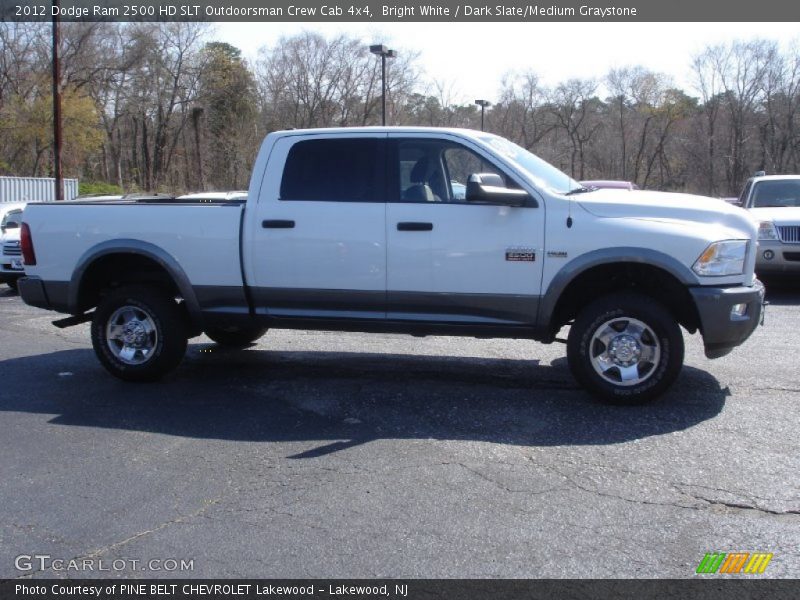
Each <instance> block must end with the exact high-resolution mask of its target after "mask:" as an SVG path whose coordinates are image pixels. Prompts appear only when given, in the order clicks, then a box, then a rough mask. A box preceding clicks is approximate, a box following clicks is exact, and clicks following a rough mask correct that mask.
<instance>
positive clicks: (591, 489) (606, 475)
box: [0, 286, 800, 578]
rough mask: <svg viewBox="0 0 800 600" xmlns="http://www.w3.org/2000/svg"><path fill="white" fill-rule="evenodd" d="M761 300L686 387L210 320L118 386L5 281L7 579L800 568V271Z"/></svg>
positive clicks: (478, 348) (510, 346) (86, 349)
mask: <svg viewBox="0 0 800 600" xmlns="http://www.w3.org/2000/svg"><path fill="white" fill-rule="evenodd" d="M768 299H769V300H770V301H771V306H770V307H769V309H768V311H767V316H766V324H765V326H764V327H761V328H759V329H758V330H757V331H756V333H755V334H754V335H753V337H752V338H751V339H750V340H749V341H748V342H747V343H746V344H745V345H744V346H742V347H741V348H739V349H737V350H736V351H734V352H733V353H732V354H731V355H729V356H727V357H725V358H723V359H720V360H716V361H708V360H707V359H706V358H705V357H704V356H703V353H702V344H701V341H700V339H699V337H697V336H688V335H687V357H686V367H685V368H684V370H683V373H682V375H681V377H680V378H679V380H678V382H677V384H676V385H675V386H674V387H673V388H672V390H671V391H670V392H669V393H668V394H667V395H666V396H665V397H663V398H661V399H660V400H658V401H656V402H655V403H653V404H650V405H647V406H643V407H635V408H615V407H608V406H604V405H600V404H597V403H595V402H594V401H593V400H592V399H591V398H590V397H589V396H587V395H586V393H585V392H583V391H581V390H580V389H579V388H578V386H577V384H575V382H574V381H573V380H572V378H571V376H570V374H569V372H568V369H567V366H566V360H565V359H564V357H563V356H564V350H565V348H564V346H562V345H561V344H553V345H551V346H544V345H539V344H536V343H534V342H529V341H513V340H473V339H470V338H444V337H433V338H424V339H422V338H414V337H410V336H394V335H363V334H341V333H318V332H292V331H272V332H270V333H268V334H267V335H266V336H265V337H264V338H262V339H261V341H260V342H259V344H258V345H257V346H254V347H252V348H250V349H247V350H245V351H238V352H237V351H223V350H220V349H218V347H217V346H216V345H214V344H213V343H211V342H210V341H209V340H208V339H207V338H197V339H195V340H193V341H192V343H191V344H190V349H189V352H188V354H187V358H186V360H185V361H184V362H183V364H182V366H181V367H180V368H179V369H178V370H177V372H176V373H175V374H174V375H172V376H170V377H169V378H168V379H166V380H165V381H163V382H161V383H158V384H147V385H135V384H127V383H123V382H121V381H117V380H115V379H114V378H112V377H111V376H109V375H108V374H107V373H106V372H105V371H104V370H103V369H102V367H101V366H100V365H99V363H98V362H97V360H96V359H95V357H94V354H93V351H92V349H91V345H90V343H89V335H88V325H83V326H78V327H74V328H71V329H67V330H58V329H56V328H54V327H53V326H51V325H50V322H51V321H52V320H53V319H54V318H56V317H55V316H54V314H53V313H47V312H44V311H40V310H37V309H34V308H31V307H28V306H26V305H24V304H23V303H22V302H21V301H20V299H19V298H18V296H17V295H16V294H14V293H13V292H11V291H10V290H8V288H6V287H5V286H4V287H2V288H0V419H2V435H1V436H0V473H2V477H0V578H10V577H20V576H23V577H86V576H109V575H114V576H117V575H125V576H130V575H136V576H146V577H174V576H184V577H185V576H189V577H245V576H251V577H253V576H257V577H292V578H294V577H301V578H306V577H347V578H358V577H414V578H417V577H448V578H449V577H479V578H482V577H514V578H516V577H566V578H572V577H677V578H682V577H691V576H693V575H694V572H695V569H696V568H697V565H698V564H699V562H700V561H701V559H702V558H703V556H704V554H705V553H707V552H718V551H721V552H769V553H773V554H774V557H773V559H772V562H771V563H770V564H769V566H768V568H767V570H766V571H765V573H764V575H763V576H766V577H797V576H798V569H799V568H800V549H799V545H798V542H799V541H800V477H798V472H800V453H799V452H798V442H797V439H798V437H797V428H798V423H800V369H799V368H798V343H797V336H798V332H799V331H800V290H798V289H786V288H783V289H780V290H778V291H770V293H769V298H768ZM20 555H26V556H34V555H48V556H49V557H50V559H47V560H46V561H45V560H40V561H38V562H37V561H33V560H32V561H31V566H29V567H26V564H28V563H26V562H25V561H23V562H22V563H20V561H19V560H18V559H17V557H19V556H20ZM58 559H63V560H64V561H69V560H70V559H80V561H81V562H82V564H88V565H92V566H93V568H94V570H88V569H83V570H80V571H76V570H69V569H68V568H67V566H68V564H69V563H68V562H67V563H65V564H64V565H62V567H63V568H61V569H58V568H54V567H53V564H52V560H58ZM84 559H85V560H84ZM169 560H173V561H175V562H176V564H180V561H182V560H183V561H187V562H188V561H190V566H191V568H189V567H187V568H186V569H185V570H183V571H181V570H180V569H179V568H177V569H171V568H169V567H171V566H172V565H173V563H172V562H166V561H169ZM153 561H155V562H153ZM15 563H16V564H15ZM45 563H46V564H45ZM99 565H105V567H106V568H112V571H111V572H101V571H100V570H99ZM20 566H22V569H20V568H18V567H20ZM42 566H44V567H45V568H44V569H42V568H41V567H42ZM117 567H119V568H117Z"/></svg>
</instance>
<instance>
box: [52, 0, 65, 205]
mask: <svg viewBox="0 0 800 600" xmlns="http://www.w3.org/2000/svg"><path fill="white" fill-rule="evenodd" d="M53 9H54V10H53V11H52V12H53V64H52V67H53V175H54V176H55V184H56V200H63V199H64V184H63V180H62V173H61V86H60V83H61V71H60V67H59V63H58V45H59V40H58V33H59V31H58V21H59V19H58V9H59V0H53Z"/></svg>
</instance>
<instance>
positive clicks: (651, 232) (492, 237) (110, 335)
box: [19, 127, 764, 404]
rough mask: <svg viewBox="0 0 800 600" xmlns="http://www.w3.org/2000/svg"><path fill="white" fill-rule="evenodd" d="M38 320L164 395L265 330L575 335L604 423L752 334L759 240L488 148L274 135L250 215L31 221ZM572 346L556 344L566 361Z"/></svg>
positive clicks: (164, 210)
mask: <svg viewBox="0 0 800 600" xmlns="http://www.w3.org/2000/svg"><path fill="white" fill-rule="evenodd" d="M22 251H23V255H24V259H25V265H26V266H25V270H26V274H27V277H26V278H25V279H23V280H21V281H20V285H19V287H20V293H21V295H22V298H23V299H24V301H25V302H27V303H28V304H31V305H33V306H38V307H41V308H46V309H50V310H56V311H60V312H64V313H69V314H71V315H73V316H72V317H68V318H65V319H63V320H61V321H56V322H55V324H57V325H59V326H68V325H72V324H76V323H79V322H84V321H89V320H91V322H92V328H91V331H92V334H91V335H92V342H93V345H94V349H95V352H96V354H97V356H98V358H99V359H100V361H101V362H102V364H103V365H104V366H105V367H106V368H107V369H108V370H109V371H110V372H111V373H112V374H114V375H116V376H117V377H120V378H122V379H126V380H152V379H156V378H159V377H161V376H162V375H164V374H165V373H167V372H168V371H170V370H171V369H173V368H175V367H176V366H177V365H178V363H179V362H180V360H181V358H182V357H183V355H184V352H185V350H186V344H187V339H188V338H191V337H193V336H197V335H199V334H200V333H201V332H205V333H206V334H207V335H208V336H209V337H211V338H212V339H213V340H215V341H217V342H218V343H220V344H230V345H246V344H248V343H250V342H252V341H254V340H256V339H258V338H259V337H260V336H261V335H263V333H264V332H265V331H266V330H267V329H268V328H270V327H272V328H295V329H320V330H332V331H363V332H396V333H411V334H414V335H464V336H477V337H506V338H528V339H535V340H539V341H541V342H544V343H550V342H553V341H555V340H556V339H557V337H556V336H557V335H558V334H559V331H560V330H561V328H562V327H564V326H565V325H568V324H570V325H571V327H570V330H569V336H568V339H567V340H566V341H567V357H568V362H569V365H570V368H571V370H572V373H573V374H574V376H575V378H576V379H577V380H578V381H579V382H580V383H581V384H582V385H583V386H584V387H585V388H586V389H588V390H589V391H591V392H592V393H594V394H595V395H597V396H599V397H600V398H602V399H605V400H607V401H610V402H616V403H623V404H631V403H636V402H642V401H645V400H647V399H650V398H653V397H655V396H657V395H658V394H660V393H661V392H663V391H664V390H665V389H666V388H667V387H668V386H669V385H670V384H671V383H672V382H673V380H674V379H675V378H676V376H677V375H678V373H679V371H680V369H681V365H682V363H683V353H684V344H683V336H682V333H681V329H680V326H683V327H684V328H685V329H686V330H688V331H689V332H692V333H693V332H696V331H700V332H701V333H702V335H703V339H704V343H705V351H706V355H707V356H708V357H710V358H715V357H719V356H723V355H725V354H727V353H728V352H730V350H731V349H733V348H734V347H735V346H737V345H739V344H741V343H742V342H744V341H745V340H746V339H747V338H748V336H749V335H750V334H751V333H752V332H753V330H754V329H755V327H756V326H757V325H758V323H759V321H760V318H761V312H762V304H763V298H764V288H763V286H762V285H761V284H760V282H759V281H758V280H757V279H756V278H755V276H754V273H753V267H754V264H755V254H756V227H755V224H754V223H753V222H752V220H751V219H750V218H749V217H748V215H747V213H746V212H745V211H744V210H742V209H740V208H737V207H733V206H729V205H726V204H724V203H722V202H719V201H718V200H712V199H709V198H702V197H694V196H686V195H677V194H665V193H658V192H642V191H624V192H621V191H619V190H589V189H587V188H584V187H582V186H581V185H580V184H579V183H578V182H576V181H574V180H573V179H571V178H570V177H568V176H567V175H565V174H563V173H562V172H560V171H559V170H557V169H555V168H554V167H552V166H550V165H549V164H547V163H546V162H544V161H542V160H541V159H539V158H537V157H536V156H534V155H533V154H531V153H530V152H528V151H526V150H524V149H522V148H520V147H519V146H516V145H515V144H512V143H511V142H509V141H507V140H505V139H503V138H500V137H497V136H495V135H490V134H488V133H482V132H477V131H467V130H457V129H429V128H393V127H390V128H358V129H318V130H304V131H303V130H295V131H283V132H276V133H271V134H270V135H268V136H267V138H266V139H265V141H264V143H263V145H262V147H261V150H260V152H259V154H258V158H257V160H256V163H255V166H254V168H253V174H252V179H251V181H250V188H249V191H248V196H247V199H246V201H230V200H227V201H219V202H212V203H208V202H205V203H197V204H192V202H191V201H190V200H186V201H162V200H156V201H140V202H135V201H113V202H105V203H98V202H94V203H70V202H60V203H50V204H36V205H31V206H29V207H28V209H27V210H26V212H25V219H24V224H23V226H22ZM559 341H563V340H559Z"/></svg>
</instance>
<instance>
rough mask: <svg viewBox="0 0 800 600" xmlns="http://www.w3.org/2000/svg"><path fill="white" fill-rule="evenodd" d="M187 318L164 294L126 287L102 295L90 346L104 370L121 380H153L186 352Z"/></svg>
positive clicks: (174, 365) (153, 290) (162, 292)
mask: <svg viewBox="0 0 800 600" xmlns="http://www.w3.org/2000/svg"><path fill="white" fill-rule="evenodd" d="M186 341H187V332H186V320H185V318H184V315H183V314H182V312H181V310H180V308H179V306H178V304H177V303H176V302H175V300H174V299H173V298H171V297H170V296H169V294H167V293H166V292H164V291H162V290H160V289H158V288H154V287H149V286H141V285H130V286H125V287H122V288H119V289H117V290H114V291H113V292H111V293H110V294H109V295H108V296H106V297H105V298H104V299H103V300H102V301H101V302H100V304H99V305H98V307H97V310H96V311H95V313H94V318H93V319H92V345H93V346H94V351H95V354H97V358H98V359H100V362H101V363H102V364H103V366H104V367H105V368H106V369H107V370H108V371H109V372H110V373H111V374H112V375H114V376H115V377H119V378H120V379H125V380H126V381H154V380H156V379H159V378H161V377H162V376H163V375H165V374H166V373H168V372H169V371H171V370H172V369H174V368H175V367H177V366H178V364H179V363H180V362H181V359H182V358H183V355H184V354H185V353H186Z"/></svg>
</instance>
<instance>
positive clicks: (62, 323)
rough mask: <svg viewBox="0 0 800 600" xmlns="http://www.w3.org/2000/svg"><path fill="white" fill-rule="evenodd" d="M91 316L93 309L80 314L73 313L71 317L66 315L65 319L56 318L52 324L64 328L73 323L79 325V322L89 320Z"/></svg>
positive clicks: (92, 315) (92, 316)
mask: <svg viewBox="0 0 800 600" xmlns="http://www.w3.org/2000/svg"><path fill="white" fill-rule="evenodd" d="M93 318H94V311H92V312H89V313H84V314H82V315H74V316H72V317H67V318H66V319H58V320H57V321H53V325H55V326H56V327H58V328H59V329H66V328H67V327H72V326H74V325H80V324H81V323H86V322H88V321H91V320H92V319H93Z"/></svg>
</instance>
